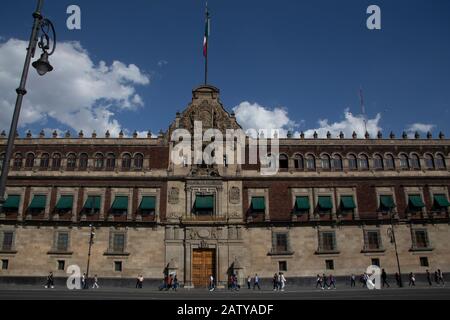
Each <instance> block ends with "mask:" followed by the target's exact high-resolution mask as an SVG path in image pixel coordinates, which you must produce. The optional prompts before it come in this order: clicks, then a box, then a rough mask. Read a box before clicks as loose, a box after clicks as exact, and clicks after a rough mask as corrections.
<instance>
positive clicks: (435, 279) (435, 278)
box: [434, 270, 439, 285]
mask: <svg viewBox="0 0 450 320" xmlns="http://www.w3.org/2000/svg"><path fill="white" fill-rule="evenodd" d="M434 282H436V284H437V285H439V273H438V272H437V270H436V271H435V272H434Z"/></svg>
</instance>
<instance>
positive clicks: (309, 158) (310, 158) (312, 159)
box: [306, 154, 316, 170]
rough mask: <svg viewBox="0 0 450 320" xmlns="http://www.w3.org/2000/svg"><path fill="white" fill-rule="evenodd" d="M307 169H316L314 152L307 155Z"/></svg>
mask: <svg viewBox="0 0 450 320" xmlns="http://www.w3.org/2000/svg"><path fill="white" fill-rule="evenodd" d="M306 169H308V170H316V158H315V157H314V156H313V155H312V154H310V155H308V156H307V157H306Z"/></svg>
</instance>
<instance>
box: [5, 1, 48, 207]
mask: <svg viewBox="0 0 450 320" xmlns="http://www.w3.org/2000/svg"><path fill="white" fill-rule="evenodd" d="M43 3H44V1H43V0H38V4H37V8H36V11H35V12H34V13H33V18H34V23H33V30H32V32H31V37H30V41H29V44H28V48H27V55H26V58H25V64H24V66H23V71H22V78H21V80H20V85H19V88H17V89H16V92H17V100H16V105H15V108H14V114H13V117H12V121H11V128H10V129H9V136H8V143H7V146H6V153H5V157H4V159H3V165H2V172H1V177H0V214H2V213H3V205H4V203H5V191H6V180H7V177H8V173H9V165H10V162H11V158H12V152H13V148H14V139H15V137H16V131H17V124H18V122H19V116H20V109H21V108H22V101H23V97H24V96H25V95H26V94H27V90H26V89H25V86H26V83H27V78H28V71H29V69H30V62H31V59H32V58H34V54H35V52H36V47H39V48H40V49H41V50H42V54H41V57H40V58H39V60H37V61H35V62H33V67H34V68H35V69H36V70H37V72H38V74H39V75H40V76H43V75H45V74H46V73H47V72H50V71H52V70H53V67H52V66H51V65H50V63H49V61H48V57H49V56H51V55H52V54H53V53H54V52H55V48H56V33H55V28H54V26H53V23H52V22H51V21H50V20H48V19H46V18H44V17H43V16H42V14H41V10H42V6H43ZM50 31H51V33H52V36H53V44H52V45H51V44H50V37H49V32H50ZM50 46H52V49H51V50H50V51H49V49H50ZM0 161H1V160H0Z"/></svg>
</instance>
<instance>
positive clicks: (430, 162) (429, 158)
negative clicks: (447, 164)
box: [425, 154, 434, 170]
mask: <svg viewBox="0 0 450 320" xmlns="http://www.w3.org/2000/svg"><path fill="white" fill-rule="evenodd" d="M425 165H426V166H427V169H429V170H433V169H434V158H433V156H432V155H431V154H426V155H425Z"/></svg>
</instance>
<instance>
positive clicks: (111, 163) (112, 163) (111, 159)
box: [106, 153, 116, 170]
mask: <svg viewBox="0 0 450 320" xmlns="http://www.w3.org/2000/svg"><path fill="white" fill-rule="evenodd" d="M115 167H116V156H115V155H114V153H108V155H107V156H106V169H107V170H114V168H115Z"/></svg>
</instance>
